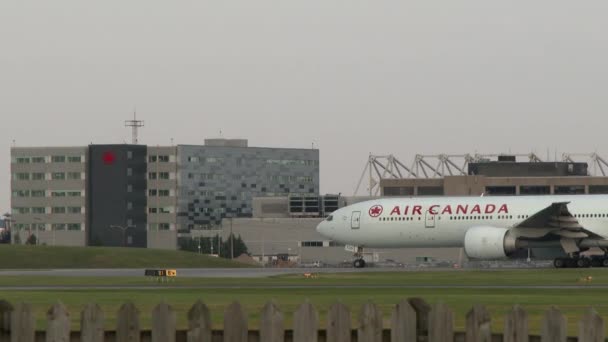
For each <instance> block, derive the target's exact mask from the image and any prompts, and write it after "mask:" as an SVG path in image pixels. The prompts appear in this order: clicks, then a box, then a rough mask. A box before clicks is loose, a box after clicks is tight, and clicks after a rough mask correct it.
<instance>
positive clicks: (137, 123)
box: [125, 111, 144, 145]
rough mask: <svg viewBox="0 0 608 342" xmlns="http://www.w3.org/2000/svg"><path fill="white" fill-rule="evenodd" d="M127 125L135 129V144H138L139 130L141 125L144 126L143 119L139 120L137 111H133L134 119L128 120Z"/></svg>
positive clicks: (133, 134)
mask: <svg viewBox="0 0 608 342" xmlns="http://www.w3.org/2000/svg"><path fill="white" fill-rule="evenodd" d="M125 127H131V129H132V130H133V133H132V136H133V145H137V130H138V129H139V128H140V127H144V122H143V120H137V112H135V111H133V120H126V121H125Z"/></svg>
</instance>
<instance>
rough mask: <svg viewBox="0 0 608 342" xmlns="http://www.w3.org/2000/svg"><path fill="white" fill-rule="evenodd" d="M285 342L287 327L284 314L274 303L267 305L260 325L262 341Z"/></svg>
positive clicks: (263, 310)
mask: <svg viewBox="0 0 608 342" xmlns="http://www.w3.org/2000/svg"><path fill="white" fill-rule="evenodd" d="M284 340H285V326H284V323H283V314H282V313H281V310H279V307H278V306H277V305H276V304H275V303H274V302H272V301H270V302H268V303H266V305H265V306H264V309H262V317H261V324H260V341H264V342H266V341H267V342H283V341H284Z"/></svg>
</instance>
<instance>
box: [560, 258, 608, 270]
mask: <svg viewBox="0 0 608 342" xmlns="http://www.w3.org/2000/svg"><path fill="white" fill-rule="evenodd" d="M553 266H555V268H588V267H608V256H598V257H591V258H586V257H579V256H575V257H571V258H556V259H555V260H553Z"/></svg>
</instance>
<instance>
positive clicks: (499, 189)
mask: <svg viewBox="0 0 608 342" xmlns="http://www.w3.org/2000/svg"><path fill="white" fill-rule="evenodd" d="M516 193H517V190H516V189H515V187H514V186H486V193H485V194H486V195H490V196H492V195H494V196H500V195H515V194H516Z"/></svg>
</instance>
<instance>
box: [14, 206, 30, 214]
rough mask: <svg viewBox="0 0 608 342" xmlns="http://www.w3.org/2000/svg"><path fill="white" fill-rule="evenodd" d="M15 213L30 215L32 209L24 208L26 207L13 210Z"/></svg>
mask: <svg viewBox="0 0 608 342" xmlns="http://www.w3.org/2000/svg"><path fill="white" fill-rule="evenodd" d="M13 212H14V213H17V214H29V213H30V208H24V207H18V208H13Z"/></svg>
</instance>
